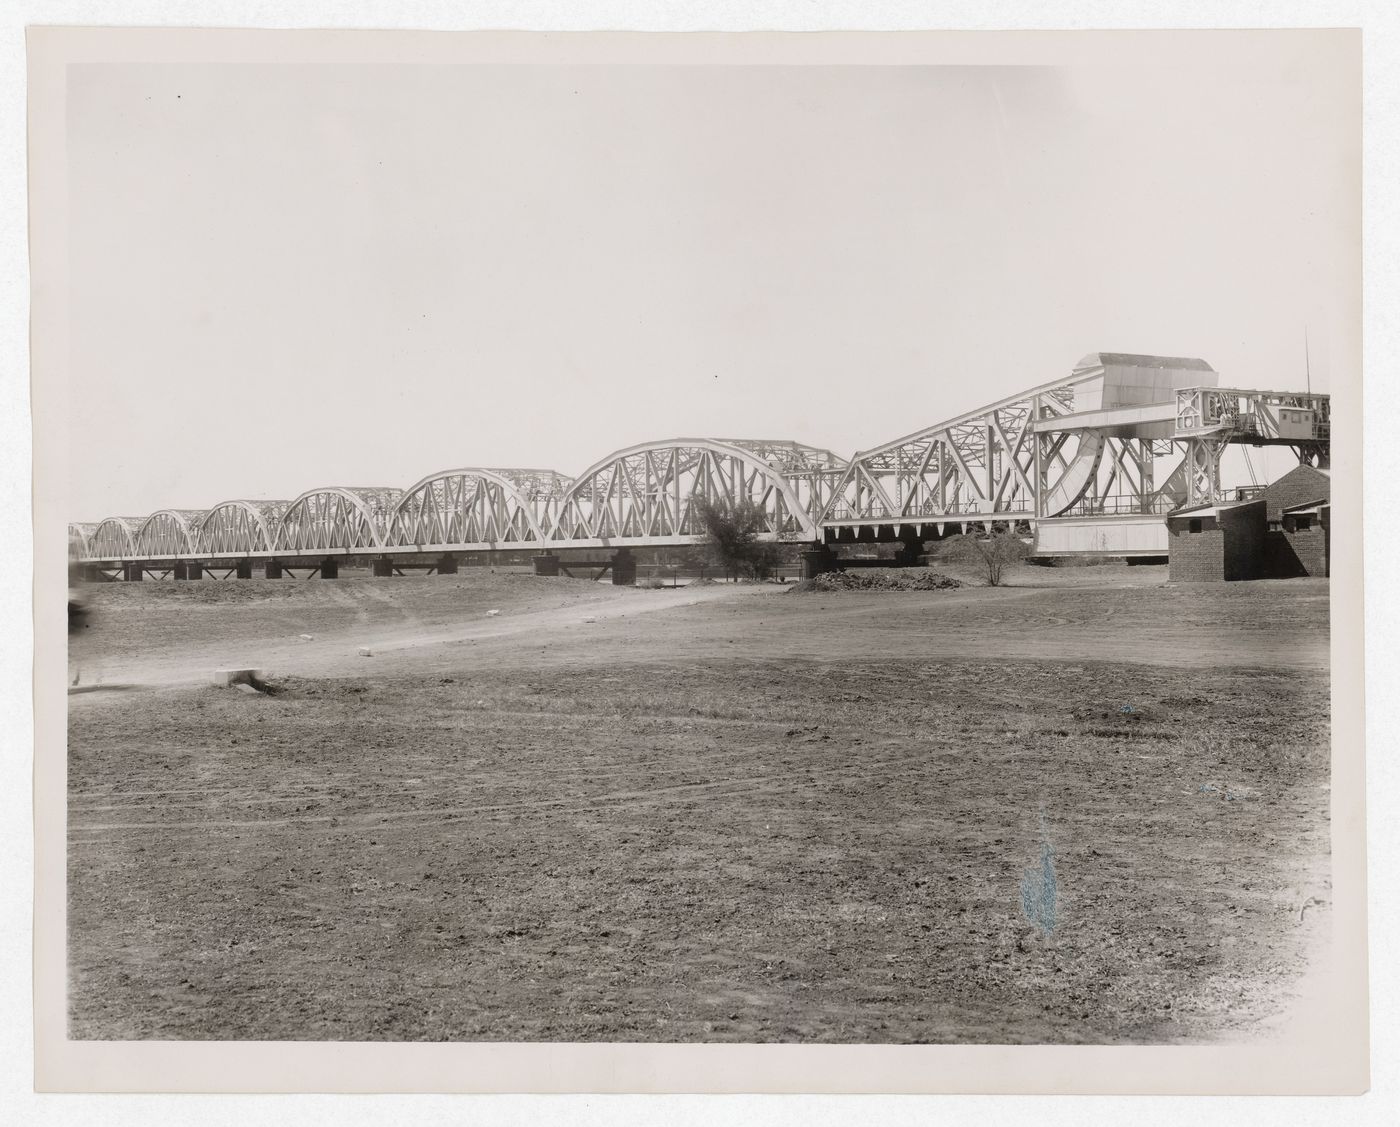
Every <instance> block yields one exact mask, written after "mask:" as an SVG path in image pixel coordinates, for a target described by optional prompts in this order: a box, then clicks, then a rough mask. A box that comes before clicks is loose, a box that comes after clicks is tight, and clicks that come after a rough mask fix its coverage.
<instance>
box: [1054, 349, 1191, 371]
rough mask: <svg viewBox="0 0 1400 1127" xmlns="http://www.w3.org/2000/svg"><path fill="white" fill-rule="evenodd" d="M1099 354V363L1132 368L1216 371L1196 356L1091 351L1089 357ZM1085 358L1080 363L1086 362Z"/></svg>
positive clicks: (1086, 358) (1087, 357)
mask: <svg viewBox="0 0 1400 1127" xmlns="http://www.w3.org/2000/svg"><path fill="white" fill-rule="evenodd" d="M1092 356H1097V357H1098V360H1099V363H1100V364H1104V365H1109V364H1119V365H1122V366H1124V367H1131V368H1185V369H1187V370H1189V371H1195V372H1213V371H1215V369H1214V368H1212V367H1211V366H1210V365H1209V364H1207V363H1206V362H1205V361H1204V360H1197V359H1195V358H1194V357H1185V356H1143V355H1140V354H1138V353H1136V352H1091V353H1089V356H1086V357H1085V358H1084V360H1088V359H1089V357H1092ZM1084 360H1081V361H1080V364H1081V365H1083V364H1084Z"/></svg>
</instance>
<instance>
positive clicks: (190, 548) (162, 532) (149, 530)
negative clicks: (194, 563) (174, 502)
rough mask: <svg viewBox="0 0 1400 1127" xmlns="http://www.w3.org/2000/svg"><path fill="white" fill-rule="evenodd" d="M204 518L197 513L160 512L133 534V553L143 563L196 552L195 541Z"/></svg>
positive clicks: (149, 517)
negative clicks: (134, 547) (134, 552)
mask: <svg viewBox="0 0 1400 1127" xmlns="http://www.w3.org/2000/svg"><path fill="white" fill-rule="evenodd" d="M203 517H204V512H203V510H200V509H160V510H159V511H157V512H154V513H152V514H151V515H150V516H148V517H147V518H146V519H145V520H144V521H142V522H141V527H140V528H139V529H138V530H137V532H136V552H137V554H138V555H140V556H141V557H142V558H144V559H157V560H159V559H173V558H174V557H176V556H187V555H191V554H192V553H194V552H195V551H196V550H197V546H196V538H197V533H198V529H199V525H200V522H201V521H202V519H203Z"/></svg>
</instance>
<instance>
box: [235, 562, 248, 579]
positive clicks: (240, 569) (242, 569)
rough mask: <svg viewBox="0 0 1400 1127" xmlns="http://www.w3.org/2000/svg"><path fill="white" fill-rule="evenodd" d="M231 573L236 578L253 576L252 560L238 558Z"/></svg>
mask: <svg viewBox="0 0 1400 1127" xmlns="http://www.w3.org/2000/svg"><path fill="white" fill-rule="evenodd" d="M233 574H234V575H235V576H236V577H237V578H239V579H252V578H253V561H252V560H239V561H238V563H236V564H235V565H234V568H233Z"/></svg>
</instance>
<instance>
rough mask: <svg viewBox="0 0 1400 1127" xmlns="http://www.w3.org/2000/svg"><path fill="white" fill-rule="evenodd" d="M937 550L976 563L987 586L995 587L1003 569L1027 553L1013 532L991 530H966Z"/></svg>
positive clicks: (951, 557) (1028, 552) (999, 582)
mask: <svg viewBox="0 0 1400 1127" xmlns="http://www.w3.org/2000/svg"><path fill="white" fill-rule="evenodd" d="M939 554H940V555H941V556H943V557H944V558H945V559H950V560H959V561H961V562H964V563H970V564H973V565H975V566H977V567H978V568H980V569H981V571H982V573H983V574H984V575H985V576H986V577H987V586H989V587H998V586H1000V585H1001V581H1002V577H1003V576H1004V575H1005V574H1006V569H1007V568H1008V567H1010V566H1011V565H1012V564H1014V563H1016V562H1017V561H1019V560H1023V559H1025V558H1026V557H1027V556H1028V555H1030V548H1028V547H1027V546H1026V542H1025V541H1024V540H1022V539H1021V538H1020V537H1019V536H1017V535H1016V534H1015V533H1012V532H1006V531H1002V532H994V533H992V534H991V535H990V536H985V535H984V536H977V535H973V534H971V533H966V534H964V535H962V536H955V537H953V539H951V540H949V541H948V542H947V544H946V545H944V547H943V550H942V551H941V552H940V553H939Z"/></svg>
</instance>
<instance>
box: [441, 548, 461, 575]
mask: <svg viewBox="0 0 1400 1127" xmlns="http://www.w3.org/2000/svg"><path fill="white" fill-rule="evenodd" d="M437 573H438V574H439V575H456V574H457V557H456V556H454V555H452V554H451V553H450V552H449V553H448V554H447V555H445V556H439V557H438V562H437Z"/></svg>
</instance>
